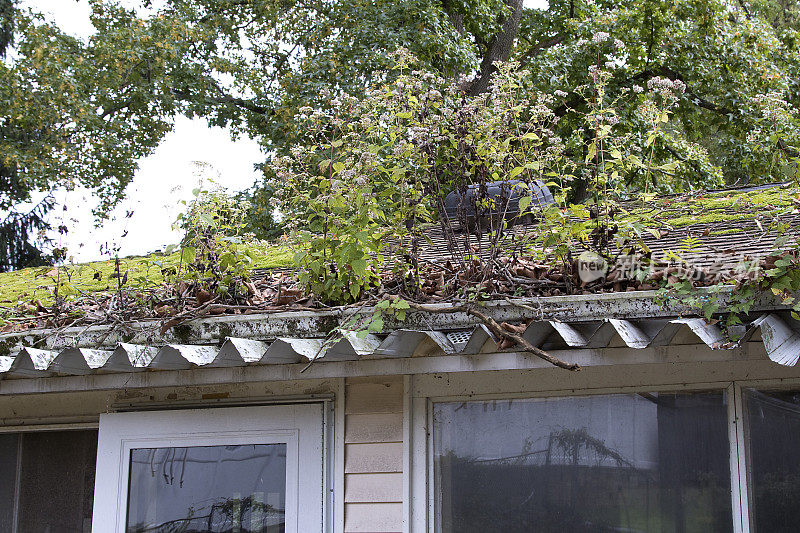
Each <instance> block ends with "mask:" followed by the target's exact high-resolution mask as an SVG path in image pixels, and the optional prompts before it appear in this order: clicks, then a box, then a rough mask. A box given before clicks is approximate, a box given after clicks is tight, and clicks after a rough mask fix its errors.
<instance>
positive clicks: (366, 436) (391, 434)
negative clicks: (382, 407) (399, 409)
mask: <svg viewBox="0 0 800 533" xmlns="http://www.w3.org/2000/svg"><path fill="white" fill-rule="evenodd" d="M344 441H345V442H346V443H349V444H357V443H369V442H402V441H403V413H377V414H358V415H349V416H348V417H347V424H346V429H345V435H344Z"/></svg>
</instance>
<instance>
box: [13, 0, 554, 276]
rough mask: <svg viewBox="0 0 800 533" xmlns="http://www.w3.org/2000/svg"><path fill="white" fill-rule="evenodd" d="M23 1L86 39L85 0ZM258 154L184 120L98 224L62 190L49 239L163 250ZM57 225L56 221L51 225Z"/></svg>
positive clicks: (80, 251) (79, 252)
mask: <svg viewBox="0 0 800 533" xmlns="http://www.w3.org/2000/svg"><path fill="white" fill-rule="evenodd" d="M124 3H128V2H124ZM22 4H23V5H25V6H29V7H32V8H34V9H35V10H36V11H39V12H42V13H44V14H45V15H47V16H48V18H50V19H52V20H55V21H56V23H57V24H58V25H59V27H60V28H61V29H62V30H64V31H65V32H67V33H70V34H73V35H76V36H80V37H88V36H89V35H90V34H91V33H92V32H93V27H92V25H91V23H90V21H89V14H90V12H91V10H90V7H89V1H88V0H24V1H23V2H22ZM525 6H526V7H532V8H546V7H547V0H525ZM263 159H264V156H263V154H262V153H261V151H260V150H259V147H258V144H257V143H256V142H255V141H252V140H250V139H239V140H237V141H235V142H234V141H232V140H231V139H230V136H229V135H228V132H227V131H225V130H223V129H221V128H211V127H209V126H208V125H207V124H206V122H205V121H204V120H202V119H194V120H189V119H187V118H182V117H181V118H179V119H178V120H176V122H175V128H174V130H173V131H172V132H171V133H169V134H168V135H167V136H166V138H165V139H164V141H163V142H162V144H161V145H160V146H159V147H158V149H156V151H155V152H154V153H153V154H152V155H150V156H149V157H147V158H144V159H142V160H140V161H139V170H138V171H137V173H136V175H135V178H134V180H133V182H132V183H131V184H130V185H129V186H128V189H127V196H126V199H125V200H124V201H123V202H122V203H121V204H120V205H119V206H118V207H117V209H115V210H114V212H113V213H112V218H111V220H109V221H107V222H106V223H105V224H104V225H103V226H102V227H101V228H95V227H94V221H93V220H92V217H91V216H90V210H91V206H94V205H95V204H96V200H94V199H93V198H92V197H91V195H90V194H88V193H87V191H73V192H69V193H66V192H62V193H60V194H59V195H58V200H59V209H57V210H56V211H55V213H56V216H57V217H58V218H59V219H62V217H63V223H64V224H65V225H66V226H67V227H68V228H69V234H68V235H67V236H66V237H57V236H56V235H55V233H54V237H55V238H56V239H59V238H61V239H63V242H62V243H61V244H63V245H66V246H67V247H68V250H69V251H68V255H69V256H70V257H72V258H73V259H74V260H75V261H76V262H85V261H92V260H96V259H104V258H106V257H104V256H102V255H101V252H100V247H101V245H103V244H104V243H109V244H112V245H113V244H116V245H118V246H119V247H120V255H121V256H127V255H138V254H146V253H149V252H152V251H154V250H157V249H162V248H163V247H164V246H165V245H167V244H171V243H175V242H177V241H178V240H179V239H180V233H179V232H175V231H172V230H171V224H172V222H173V221H174V220H175V217H176V215H177V214H178V212H179V211H180V208H181V205H180V201H181V200H189V199H191V197H192V195H191V191H192V189H194V188H195V187H196V186H197V183H198V182H199V181H200V179H207V178H213V179H214V180H215V181H216V182H217V183H219V184H220V185H222V186H224V187H226V188H228V189H229V190H230V191H237V190H242V189H245V188H247V187H249V186H251V185H252V184H253V183H254V182H255V180H256V178H257V173H256V172H255V171H254V169H253V165H254V164H255V163H258V162H260V161H262V160H263ZM196 162H202V163H205V164H207V165H210V168H211V169H212V170H208V169H207V170H205V171H201V172H198V165H197V164H196ZM207 168H209V167H207ZM62 205H66V206H67V211H66V212H64V211H62V210H61V208H60V206H62ZM127 211H133V212H134V215H133V216H132V217H131V218H130V219H126V218H125V213H126V212H127ZM60 223H61V220H53V224H54V226H58V225H59V224H60ZM126 231H127V234H126V235H125V236H124V237H123V234H125V232H126ZM56 242H58V240H57V241H56Z"/></svg>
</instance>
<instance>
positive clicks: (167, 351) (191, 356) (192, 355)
mask: <svg viewBox="0 0 800 533" xmlns="http://www.w3.org/2000/svg"><path fill="white" fill-rule="evenodd" d="M217 353H218V352H217V348H216V347H215V346H203V345H192V344H167V345H166V346H164V347H163V348H161V349H160V350H159V351H158V353H157V354H156V356H155V357H154V358H153V360H152V361H151V362H150V365H149V368H154V369H157V370H188V369H190V368H192V367H195V366H208V365H209V364H211V363H212V362H213V361H214V359H215V358H216V356H217Z"/></svg>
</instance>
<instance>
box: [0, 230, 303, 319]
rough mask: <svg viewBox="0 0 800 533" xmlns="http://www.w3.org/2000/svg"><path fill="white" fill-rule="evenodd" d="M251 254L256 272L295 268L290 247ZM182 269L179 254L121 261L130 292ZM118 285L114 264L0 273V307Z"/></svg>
mask: <svg viewBox="0 0 800 533" xmlns="http://www.w3.org/2000/svg"><path fill="white" fill-rule="evenodd" d="M251 250H252V252H253V256H254V262H253V268H277V267H288V266H292V256H293V254H294V252H293V250H292V249H291V248H290V247H288V246H283V245H264V246H260V247H256V248H255V249H251ZM179 266H180V255H179V254H178V253H174V254H171V255H166V254H158V253H156V254H151V255H148V256H144V257H126V258H124V259H120V272H121V273H122V274H123V275H124V274H126V273H127V280H126V284H125V286H126V287H127V288H129V289H138V288H142V289H144V288H150V287H154V286H158V285H159V284H161V283H163V282H164V281H165V279H166V277H165V274H168V273H169V272H170V271H171V270H173V271H174V270H175V269H177V268H178V267H179ZM117 282H118V280H117V278H116V277H115V266H114V261H113V260H109V261H95V262H92V263H83V264H76V265H65V266H62V267H60V268H53V267H43V268H26V269H22V270H17V271H15V272H5V273H0V305H2V306H4V307H7V306H9V305H16V304H17V303H18V302H23V301H31V300H37V299H38V300H40V301H41V302H42V303H43V304H44V305H48V304H49V303H51V302H52V301H53V297H54V294H55V287H56V285H58V287H59V293H60V294H62V295H64V296H65V297H74V296H80V295H82V294H98V293H111V292H114V291H115V290H116V288H117Z"/></svg>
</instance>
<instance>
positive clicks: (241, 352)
mask: <svg viewBox="0 0 800 533" xmlns="http://www.w3.org/2000/svg"><path fill="white" fill-rule="evenodd" d="M267 348H269V343H267V342H263V341H254V340H250V339H239V338H236V337H228V338H227V339H226V340H225V342H224V343H223V344H222V347H221V348H220V349H219V354H217V358H216V359H215V363H214V364H216V363H217V362H219V364H218V365H217V366H239V365H241V364H242V362H244V363H258V362H259V361H261V360H262V359H263V358H264V354H266V353H267ZM228 363H230V364H228Z"/></svg>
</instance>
